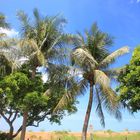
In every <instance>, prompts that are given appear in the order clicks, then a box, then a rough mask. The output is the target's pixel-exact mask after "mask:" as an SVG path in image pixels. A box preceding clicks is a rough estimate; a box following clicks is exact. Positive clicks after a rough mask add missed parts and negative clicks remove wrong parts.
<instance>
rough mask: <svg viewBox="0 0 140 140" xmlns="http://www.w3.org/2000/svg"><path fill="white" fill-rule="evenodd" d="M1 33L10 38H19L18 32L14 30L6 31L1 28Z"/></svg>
mask: <svg viewBox="0 0 140 140" xmlns="http://www.w3.org/2000/svg"><path fill="white" fill-rule="evenodd" d="M0 33H5V34H6V35H7V36H8V37H17V36H18V34H19V33H18V32H17V31H16V30H14V29H10V30H9V29H4V28H0Z"/></svg>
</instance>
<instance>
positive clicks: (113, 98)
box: [100, 86, 122, 120]
mask: <svg viewBox="0 0 140 140" xmlns="http://www.w3.org/2000/svg"><path fill="white" fill-rule="evenodd" d="M100 92H101V94H100V95H101V100H102V103H103V107H104V108H105V109H106V110H107V112H108V113H110V115H113V116H115V118H116V119H118V120H121V118H122V116H121V112H120V108H121V104H120V103H119V102H118V98H117V94H116V93H115V92H114V91H113V90H112V89H111V88H110V87H106V88H105V87H102V86H101V87H100Z"/></svg>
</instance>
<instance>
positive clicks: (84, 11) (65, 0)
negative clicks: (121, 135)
mask: <svg viewBox="0 0 140 140" xmlns="http://www.w3.org/2000/svg"><path fill="white" fill-rule="evenodd" d="M34 8H38V9H39V10H40V12H41V13H42V15H56V14H58V13H59V14H61V15H63V16H64V17H65V18H66V19H67V21H68V24H67V25H66V28H65V30H66V32H69V33H76V32H77V31H80V32H83V31H84V30H85V29H89V28H90V26H91V25H92V23H94V22H97V23H98V25H99V27H100V29H102V30H103V31H105V32H107V33H109V34H111V35H112V36H114V37H115V43H114V46H113V47H112V48H111V51H114V50H116V49H118V48H120V47H122V46H126V45H128V46H129V47H130V54H128V55H125V56H123V57H121V59H118V60H117V62H116V64H115V65H114V67H115V66H122V65H123V64H126V63H128V62H129V60H130V58H131V53H132V51H133V49H134V48H135V47H136V46H137V45H139V44H140V33H139V32H140V15H139V13H140V0H59V1H58V0H40V1H39V0H30V1H26V0H20V1H19V0H12V1H10V0H9V1H8V0H7V1H4V0H1V2H0V12H2V13H4V14H5V15H6V17H7V19H8V21H9V22H10V23H11V25H12V28H13V33H14V32H15V34H16V33H17V32H18V31H19V29H20V27H19V22H18V20H17V18H16V12H17V11H18V10H24V11H25V12H26V13H28V14H29V15H32V10H33V9H34ZM87 92H88V91H87ZM79 101H80V104H79V105H78V108H79V111H78V112H77V113H76V114H74V115H71V116H68V117H65V118H64V120H63V121H62V125H60V126H58V125H55V124H54V125H51V124H50V123H49V122H47V121H46V122H43V123H41V124H40V127H39V128H33V127H32V128H28V129H29V130H30V129H32V130H34V131H39V130H41V129H44V130H47V131H52V130H72V131H81V130H82V125H83V120H84V115H85V110H86V106H87V101H88V94H86V96H81V97H79ZM93 107H94V106H93ZM105 114H106V113H105ZM139 118H140V113H137V114H135V117H134V116H131V115H129V113H128V112H126V111H123V120H122V121H121V122H118V121H116V120H115V119H114V118H112V117H110V116H109V115H107V114H106V128H105V129H112V130H114V131H120V130H124V129H126V128H128V129H129V130H140V125H138V124H140V119H139ZM20 121H21V120H19V121H17V122H16V123H15V126H16V127H18V125H19V123H20ZM90 124H92V125H93V127H94V129H95V130H102V129H103V128H102V127H101V125H100V122H99V119H98V117H97V116H96V114H95V112H94V111H93V112H92V114H91V120H90ZM7 129H8V127H7V126H6V125H5V124H4V123H3V122H2V121H1V120H0V130H7Z"/></svg>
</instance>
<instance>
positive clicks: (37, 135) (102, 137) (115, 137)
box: [16, 131, 140, 140]
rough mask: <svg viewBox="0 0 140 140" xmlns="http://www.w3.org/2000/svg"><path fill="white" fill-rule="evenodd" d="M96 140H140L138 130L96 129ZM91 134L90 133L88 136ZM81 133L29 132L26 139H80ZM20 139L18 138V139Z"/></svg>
mask: <svg viewBox="0 0 140 140" xmlns="http://www.w3.org/2000/svg"><path fill="white" fill-rule="evenodd" d="M93 135H94V140H126V138H128V140H140V133H138V132H130V131H125V132H118V133H117V132H112V131H96V132H94V133H93ZM89 136H90V134H89V133H88V137H89ZM80 137H81V133H80V132H79V133H78V132H77V133H76V132H66V131H56V132H27V133H26V139H25V140H80ZM16 140H18V138H17V139H16Z"/></svg>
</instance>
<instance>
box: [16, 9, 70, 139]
mask: <svg viewBox="0 0 140 140" xmlns="http://www.w3.org/2000/svg"><path fill="white" fill-rule="evenodd" d="M33 16H34V20H33V21H31V20H30V19H29V17H28V15H26V14H25V13H24V12H23V11H19V12H18V18H19V20H20V21H21V24H22V30H21V32H22V36H21V39H20V41H19V44H18V45H19V46H20V47H21V50H22V52H23V54H24V57H25V58H27V59H28V61H27V62H28V66H29V67H30V70H31V71H32V79H34V77H35V73H36V68H37V67H38V66H44V67H47V69H49V68H50V66H52V65H55V64H57V65H58V64H59V63H60V60H61V61H63V58H64V55H65V54H63V53H62V50H64V46H65V45H66V44H67V43H68V42H69V43H71V40H72V39H73V36H71V35H70V34H64V33H63V25H64V24H65V23H66V20H65V19H63V18H59V17H58V16H55V17H47V16H46V17H43V16H41V15H40V13H39V12H38V10H37V9H34V11H33ZM23 114H24V115H23V125H22V132H21V138H20V139H21V140H24V138H25V131H26V123H27V117H28V111H25V112H24V113H23Z"/></svg>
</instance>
